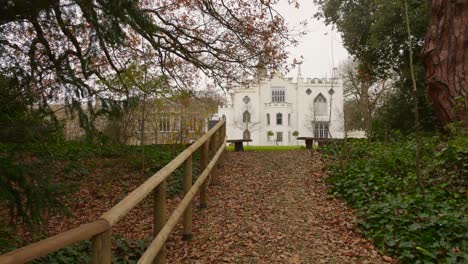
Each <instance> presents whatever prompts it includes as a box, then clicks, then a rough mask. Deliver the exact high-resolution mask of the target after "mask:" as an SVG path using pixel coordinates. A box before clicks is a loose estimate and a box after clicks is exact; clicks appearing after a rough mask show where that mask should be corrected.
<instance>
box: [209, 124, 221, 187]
mask: <svg viewBox="0 0 468 264" xmlns="http://www.w3.org/2000/svg"><path fill="white" fill-rule="evenodd" d="M218 139H219V129H218V131H216V132H215V133H214V134H213V135H212V136H211V139H210V153H211V154H210V159H212V158H213V157H214V155H215V153H216V151H218V148H219V147H218ZM217 165H218V164H216V165H215V166H214V167H213V169H212V170H211V176H210V182H211V183H213V184H218V169H217V167H218V166H217Z"/></svg>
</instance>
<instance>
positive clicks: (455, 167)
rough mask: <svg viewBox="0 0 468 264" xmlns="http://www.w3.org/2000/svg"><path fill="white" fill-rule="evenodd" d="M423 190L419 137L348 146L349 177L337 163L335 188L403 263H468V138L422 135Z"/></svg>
mask: <svg viewBox="0 0 468 264" xmlns="http://www.w3.org/2000/svg"><path fill="white" fill-rule="evenodd" d="M422 142H423V149H422V153H423V157H422V160H423V161H422V162H423V166H422V167H423V168H424V169H423V178H424V193H420V192H418V191H417V179H416V176H415V167H414V163H413V160H414V153H415V142H414V139H411V138H407V139H400V140H395V141H393V142H391V143H388V144H383V143H372V144H369V143H367V142H365V141H358V142H354V143H350V144H348V153H349V155H348V156H347V157H346V160H345V161H344V168H345V172H346V174H345V175H342V170H341V168H340V166H339V165H338V164H336V165H334V166H332V168H331V177H330V178H329V181H328V182H329V184H330V187H331V189H330V190H331V192H332V193H334V194H335V195H337V196H339V197H342V198H343V199H345V200H346V201H347V202H348V204H349V205H351V206H352V207H354V208H357V209H358V210H357V211H358V213H359V216H360V219H361V221H360V222H359V225H360V227H361V230H362V232H363V233H364V234H365V235H366V236H368V237H370V238H372V239H373V241H374V243H375V244H376V245H377V246H378V247H379V248H380V249H381V250H382V251H384V252H385V253H388V254H392V255H395V256H398V258H399V259H401V260H402V261H403V262H404V263H466V262H467V261H468V254H467V253H466V252H467V250H468V244H467V243H466V241H468V237H467V234H468V229H467V228H468V221H467V218H466V214H467V212H468V207H467V204H468V200H467V196H466V190H467V187H468V181H467V179H468V177H467V176H468V165H467V164H468V151H467V149H468V140H467V137H466V135H461V136H454V137H450V138H448V139H442V138H440V137H426V138H424V139H423V141H422Z"/></svg>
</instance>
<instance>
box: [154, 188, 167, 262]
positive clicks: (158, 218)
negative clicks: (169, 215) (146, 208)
mask: <svg viewBox="0 0 468 264" xmlns="http://www.w3.org/2000/svg"><path fill="white" fill-rule="evenodd" d="M166 185H167V183H166V180H164V181H163V182H161V183H160V184H159V185H158V187H156V189H155V190H154V196H153V221H154V223H153V237H156V236H157V235H158V233H159V231H160V230H161V229H162V228H163V227H164V225H165V224H166ZM153 263H155V264H164V263H166V247H165V246H164V247H163V248H162V249H161V251H159V253H158V256H157V257H156V258H155V260H154V262H153Z"/></svg>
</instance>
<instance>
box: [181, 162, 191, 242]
mask: <svg viewBox="0 0 468 264" xmlns="http://www.w3.org/2000/svg"><path fill="white" fill-rule="evenodd" d="M190 188H192V155H190V156H189V157H188V158H187V159H186V160H185V168H184V195H186V194H187V193H188V192H189V191H190ZM192 205H193V201H190V204H189V205H188V207H187V209H185V212H184V234H183V237H182V239H183V240H186V241H187V240H192Z"/></svg>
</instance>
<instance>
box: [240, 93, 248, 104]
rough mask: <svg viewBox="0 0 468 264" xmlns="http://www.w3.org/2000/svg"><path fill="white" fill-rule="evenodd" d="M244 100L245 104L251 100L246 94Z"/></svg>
mask: <svg viewBox="0 0 468 264" xmlns="http://www.w3.org/2000/svg"><path fill="white" fill-rule="evenodd" d="M242 101H243V102H244V104H248V103H249V102H250V98H249V97H248V96H247V95H246V96H244V98H243V99H242Z"/></svg>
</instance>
